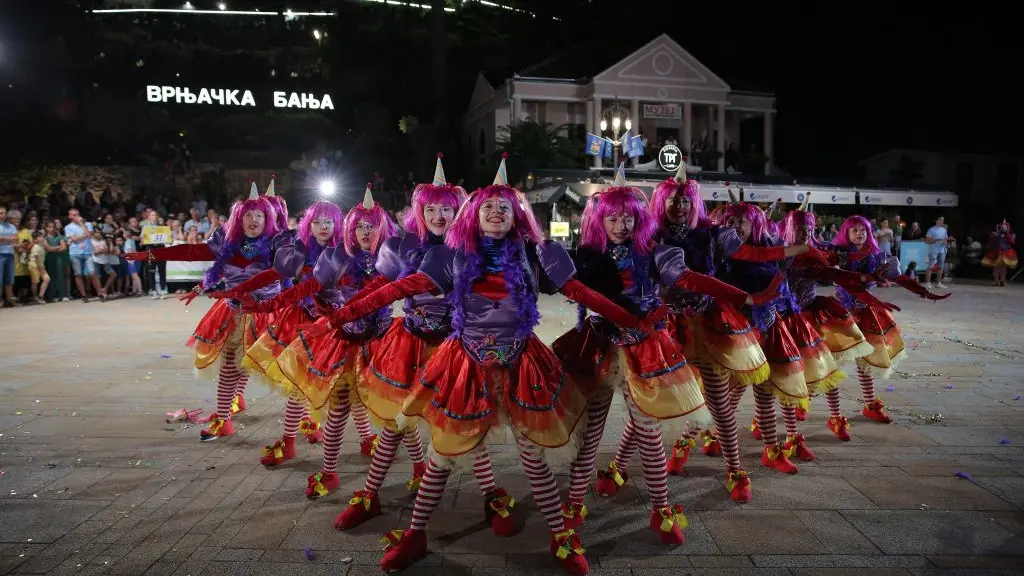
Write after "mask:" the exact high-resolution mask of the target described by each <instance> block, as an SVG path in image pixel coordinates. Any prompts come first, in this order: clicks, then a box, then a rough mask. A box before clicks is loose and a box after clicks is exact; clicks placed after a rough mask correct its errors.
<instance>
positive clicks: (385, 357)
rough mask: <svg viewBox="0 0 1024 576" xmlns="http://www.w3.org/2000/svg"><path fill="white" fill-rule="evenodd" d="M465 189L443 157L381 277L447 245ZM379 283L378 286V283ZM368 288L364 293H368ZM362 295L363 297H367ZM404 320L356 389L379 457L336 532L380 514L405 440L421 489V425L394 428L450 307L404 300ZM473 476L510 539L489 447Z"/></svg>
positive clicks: (381, 265)
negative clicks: (371, 421) (381, 494)
mask: <svg viewBox="0 0 1024 576" xmlns="http://www.w3.org/2000/svg"><path fill="white" fill-rule="evenodd" d="M465 198H466V191H465V190H463V189H462V188H461V187H459V186H453V185H451V184H449V183H448V182H447V180H445V176H444V167H443V166H442V164H441V155H440V154H439V155H438V158H437V164H436V166H435V168H434V179H433V181H432V182H431V183H430V184H421V185H419V186H417V187H416V190H415V191H414V192H413V195H412V207H411V209H410V210H409V212H408V213H407V214H406V219H405V229H406V231H407V233H406V234H405V236H403V237H401V238H398V237H393V238H389V239H388V240H387V241H386V242H384V244H383V245H382V246H381V249H380V252H379V254H378V255H377V265H376V267H377V271H378V272H379V273H380V276H379V277H378V278H383V279H386V280H387V281H395V280H400V279H402V278H406V277H408V276H410V275H412V274H414V273H416V272H417V271H418V270H419V269H420V267H421V265H422V264H423V262H424V257H425V256H426V254H427V252H428V251H429V250H430V249H431V248H433V247H435V246H443V245H444V236H445V233H446V232H448V228H449V226H451V224H452V222H453V221H454V220H455V213H456V212H457V211H458V210H459V207H460V206H462V203H463V202H464V201H465ZM375 284H379V283H375ZM369 289H370V288H369V287H368V288H366V289H364V290H363V292H365V291H366V290H369ZM363 292H360V294H362V295H365V294H363ZM403 311H404V313H405V315H404V316H403V317H401V318H395V319H394V320H392V322H391V327H390V328H389V329H388V331H387V333H385V334H384V336H383V337H382V338H381V339H380V343H379V344H378V345H377V350H376V352H375V353H374V354H373V357H372V358H370V359H369V361H368V362H367V363H366V368H365V370H364V379H363V381H362V385H360V386H358V387H357V388H356V390H357V392H358V394H359V400H360V401H361V402H362V404H363V405H364V406H366V407H367V409H368V410H369V411H370V413H371V414H372V415H373V416H374V418H375V419H376V420H377V422H378V423H379V424H380V425H381V428H382V431H381V435H380V440H379V441H378V443H377V447H376V448H375V449H374V452H373V460H372V461H371V462H370V470H369V472H367V474H366V481H365V483H364V485H363V489H362V490H360V491H358V492H356V493H355V494H354V495H353V497H352V499H351V500H349V504H348V507H347V508H345V509H344V510H343V511H342V512H341V513H340V514H338V517H337V518H335V520H334V527H335V528H337V529H339V530H348V529H350V528H354V527H355V526H358V525H360V524H362V523H363V522H365V521H366V520H368V519H370V518H372V517H374V516H377V515H379V514H380V513H381V507H380V500H379V498H378V497H377V493H378V491H379V490H380V488H381V485H382V484H383V482H384V477H385V476H386V475H387V473H388V470H389V469H390V468H391V464H392V462H394V459H395V457H396V456H397V451H398V445H399V443H400V442H403V441H404V442H405V445H406V447H407V448H408V449H409V452H410V454H412V453H413V451H414V450H419V451H420V452H419V454H420V456H419V458H418V459H417V458H414V459H413V460H414V462H416V463H415V464H414V466H415V471H414V476H413V477H414V480H413V481H410V483H409V485H408V487H409V489H410V490H413V491H416V490H418V489H419V479H420V478H422V476H423V473H424V472H425V471H426V463H425V462H424V461H423V458H422V448H421V446H422V440H421V438H420V431H419V428H418V427H417V426H416V423H417V420H418V419H408V420H407V422H406V423H405V424H406V425H405V426H404V428H400V427H399V426H398V424H397V423H396V419H397V418H398V417H399V414H401V411H402V405H403V403H404V402H405V400H406V398H407V397H408V396H409V393H410V392H411V391H412V389H413V388H414V387H416V386H418V385H419V382H418V378H419V376H420V375H421V374H422V372H423V368H424V366H426V364H427V360H428V359H429V358H430V356H431V354H433V352H434V351H435V350H436V349H437V347H438V346H439V345H440V344H441V342H442V341H444V339H445V338H447V337H448V336H449V335H450V334H451V330H452V307H451V302H450V301H449V299H448V298H447V297H446V296H445V295H434V294H430V293H424V294H418V295H416V296H411V297H408V298H406V299H405V303H404V306H403ZM473 473H474V475H475V476H476V479H477V483H478V484H479V485H480V491H481V493H482V494H483V497H484V516H485V518H486V519H487V520H488V521H489V522H490V523H491V527H492V529H493V530H494V532H495V533H496V534H499V535H503V536H511V535H512V533H513V532H514V526H513V523H512V515H511V510H512V507H513V506H514V504H515V500H514V499H513V498H512V497H510V496H509V495H508V493H507V492H506V491H505V489H504V488H500V487H498V486H497V485H495V482H494V469H493V467H492V466H491V458H490V455H489V454H488V453H487V449H486V447H483V446H481V447H480V448H479V449H478V450H477V451H476V453H475V454H474V461H473Z"/></svg>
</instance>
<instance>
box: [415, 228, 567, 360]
mask: <svg viewBox="0 0 1024 576" xmlns="http://www.w3.org/2000/svg"><path fill="white" fill-rule="evenodd" d="M501 250H502V257H501V259H500V260H499V261H498V262H497V266H500V271H499V272H494V271H490V270H489V269H488V268H489V265H490V264H491V263H490V262H488V260H487V259H486V258H485V255H484V250H483V248H481V249H480V250H479V251H478V252H476V253H465V252H463V251H461V250H458V251H456V250H452V249H450V248H448V247H445V246H437V247H434V248H432V249H431V250H430V251H429V252H428V253H427V255H426V257H425V258H424V260H423V263H422V264H421V265H420V268H419V271H420V272H421V273H423V274H425V275H426V276H428V277H429V278H430V279H431V280H432V281H433V282H434V284H436V285H437V287H438V288H439V289H440V290H441V291H442V292H443V293H446V294H449V293H450V294H451V297H452V299H451V302H452V327H453V330H452V334H451V336H450V337H451V338H459V339H460V340H461V341H462V345H463V347H464V348H465V349H466V351H467V352H469V354H470V355H471V356H473V358H474V359H475V360H476V361H477V362H479V363H481V364H484V365H491V364H498V365H503V366H507V365H510V364H512V363H514V362H515V361H516V360H517V359H518V358H519V355H520V354H521V353H522V351H523V348H524V347H525V345H526V342H527V340H528V339H529V338H530V337H531V336H532V335H533V328H534V326H536V324H537V322H538V321H539V319H540V314H539V313H538V312H537V294H538V292H544V293H548V294H554V293H555V292H557V291H558V290H560V289H561V288H562V287H563V286H565V284H566V282H568V281H569V280H570V279H572V277H573V276H574V275H575V274H576V267H575V266H574V265H573V262H572V259H571V258H570V257H569V254H568V253H567V252H566V251H565V248H563V247H562V245H561V244H558V243H557V242H548V243H546V244H545V245H544V246H538V247H536V252H535V254H531V252H533V247H532V246H528V245H524V244H523V243H521V242H512V241H508V242H506V243H505V245H504V246H503V247H502V249H501ZM497 274H501V275H502V277H503V279H504V283H505V286H506V288H507V291H508V294H507V295H506V296H505V297H503V298H501V299H498V300H495V299H493V298H489V297H488V296H485V295H483V294H478V293H475V292H474V291H473V285H474V284H475V283H477V282H479V281H482V280H489V281H496V279H495V278H493V276H495V275H497Z"/></svg>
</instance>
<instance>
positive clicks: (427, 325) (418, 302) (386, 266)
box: [377, 234, 452, 338]
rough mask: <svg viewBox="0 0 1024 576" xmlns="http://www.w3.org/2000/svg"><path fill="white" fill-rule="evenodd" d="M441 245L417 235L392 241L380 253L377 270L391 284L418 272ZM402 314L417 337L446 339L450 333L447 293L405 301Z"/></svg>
mask: <svg viewBox="0 0 1024 576" xmlns="http://www.w3.org/2000/svg"><path fill="white" fill-rule="evenodd" d="M438 240H440V239H439V238H438ZM439 245H441V243H440V242H433V243H431V242H430V241H427V242H423V241H421V240H420V238H419V236H417V235H416V234H406V235H405V236H403V237H402V238H389V239H388V240H387V242H385V243H384V245H382V246H381V247H380V252H379V253H378V254H377V271H378V272H380V274H381V275H382V276H384V277H385V278H387V279H388V280H391V281H394V280H398V279H399V278H405V277H406V276H409V275H410V274H413V273H415V272H417V271H419V269H420V266H421V265H422V264H423V261H424V257H425V256H426V255H427V252H428V251H429V250H430V249H431V248H434V247H435V246H439ZM402 312H403V313H404V314H405V317H404V318H403V319H402V323H403V324H404V325H405V327H406V328H407V329H408V330H409V331H410V332H412V333H414V334H418V335H420V336H423V337H429V338H443V337H445V336H447V335H448V333H449V332H451V329H452V320H451V316H452V314H451V305H450V304H449V303H448V297H447V295H446V294H441V295H435V294H430V293H424V294H417V295H415V296H412V297H410V298H406V299H405V302H404V303H403V306H402Z"/></svg>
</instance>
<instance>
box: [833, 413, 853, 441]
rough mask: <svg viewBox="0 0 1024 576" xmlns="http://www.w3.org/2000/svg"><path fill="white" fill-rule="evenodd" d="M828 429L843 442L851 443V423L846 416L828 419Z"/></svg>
mask: <svg viewBox="0 0 1024 576" xmlns="http://www.w3.org/2000/svg"><path fill="white" fill-rule="evenodd" d="M828 429H829V430H831V431H832V433H833V434H835V435H836V438H839V439H840V440H842V441H843V442H849V441H850V421H849V420H847V419H846V416H832V417H831V418H829V419H828Z"/></svg>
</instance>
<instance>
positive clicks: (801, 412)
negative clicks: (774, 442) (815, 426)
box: [796, 407, 807, 422]
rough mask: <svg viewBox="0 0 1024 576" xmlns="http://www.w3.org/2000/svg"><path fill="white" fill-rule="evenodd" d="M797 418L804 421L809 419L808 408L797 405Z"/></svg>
mask: <svg viewBox="0 0 1024 576" xmlns="http://www.w3.org/2000/svg"><path fill="white" fill-rule="evenodd" d="M796 419H797V421H798V422H804V421H805V420H807V409H806V408H799V407H797V409H796Z"/></svg>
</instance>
